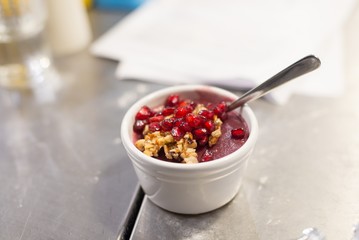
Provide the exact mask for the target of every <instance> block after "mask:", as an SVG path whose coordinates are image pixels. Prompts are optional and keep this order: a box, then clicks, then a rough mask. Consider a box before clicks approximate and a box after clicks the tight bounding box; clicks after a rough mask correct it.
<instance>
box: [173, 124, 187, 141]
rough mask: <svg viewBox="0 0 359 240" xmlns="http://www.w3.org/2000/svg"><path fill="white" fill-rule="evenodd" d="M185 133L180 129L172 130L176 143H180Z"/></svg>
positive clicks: (174, 128)
mask: <svg viewBox="0 0 359 240" xmlns="http://www.w3.org/2000/svg"><path fill="white" fill-rule="evenodd" d="M184 134H185V133H184V132H183V131H182V130H181V129H180V128H179V127H173V128H172V130H171V135H172V136H173V138H174V139H175V140H176V141H179V140H180V139H181V138H182V137H183V136H184Z"/></svg>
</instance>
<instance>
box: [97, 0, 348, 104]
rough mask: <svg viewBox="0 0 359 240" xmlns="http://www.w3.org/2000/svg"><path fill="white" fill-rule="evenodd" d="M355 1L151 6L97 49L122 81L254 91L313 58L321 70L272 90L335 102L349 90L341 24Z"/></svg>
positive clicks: (167, 0)
mask: <svg viewBox="0 0 359 240" xmlns="http://www.w3.org/2000/svg"><path fill="white" fill-rule="evenodd" d="M354 3H355V0H337V1H325V0H291V1H287V0H274V1H261V0H253V1H244V0H223V1H217V0H148V1H147V2H146V3H145V4H144V5H143V6H141V7H140V8H139V9H137V10H136V11H134V12H133V13H132V14H130V15H129V16H128V17H127V18H126V19H124V20H122V21H121V22H119V23H118V24H117V25H116V26H114V27H113V28H112V29H111V30H110V31H109V32H107V33H106V34H105V35H104V36H102V37H101V38H100V39H98V40H97V41H96V42H95V43H94V44H93V46H92V48H91V51H92V53H93V54H95V55H97V56H101V57H107V58H111V59H115V60H119V61H120V62H121V63H120V65H119V67H118V70H117V73H116V74H117V76H118V77H119V79H129V78H130V79H140V80H145V81H152V82H159V83H165V84H169V85H173V84H180V83H206V84H212V85H219V86H226V87H231V88H233V89H241V88H249V87H252V86H255V85H257V84H259V83H261V82H263V81H264V80H266V79H268V78H269V77H271V76H272V75H274V74H275V73H277V72H278V71H280V70H282V69H283V68H285V67H287V66H288V65H290V64H291V63H293V62H295V61H297V60H299V59H300V58H302V57H304V56H306V55H308V54H314V55H316V56H318V57H319V58H320V59H321V60H322V66H321V68H320V69H318V70H317V71H315V72H313V73H309V74H308V75H305V76H303V77H302V79H301V80H300V81H299V80H296V81H294V82H292V83H289V84H287V85H285V86H283V87H281V88H279V89H278V90H276V91H274V92H272V94H271V98H272V99H273V100H274V102H277V103H284V102H285V101H286V100H287V99H288V97H289V96H290V95H291V94H292V93H293V92H300V93H305V94H312V95H319V96H322V95H325V96H328V95H329V96H332V95H336V94H340V92H341V89H342V88H343V71H342V33H341V31H342V26H343V24H344V23H345V20H346V19H347V17H348V16H349V14H350V10H351V8H352V6H353V5H354Z"/></svg>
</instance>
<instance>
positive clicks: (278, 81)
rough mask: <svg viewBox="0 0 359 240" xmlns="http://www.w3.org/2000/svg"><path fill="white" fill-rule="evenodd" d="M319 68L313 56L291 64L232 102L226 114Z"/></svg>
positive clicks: (318, 61)
mask: <svg viewBox="0 0 359 240" xmlns="http://www.w3.org/2000/svg"><path fill="white" fill-rule="evenodd" d="M319 66H320V60H319V59H318V58H316V57H315V56H313V55H309V56H306V57H304V58H302V59H300V60H299V61H297V62H295V63H293V64H292V65H290V66H289V67H287V68H285V69H284V70H282V71H280V72H279V73H277V74H276V75H274V76H273V77H271V78H270V79H268V80H267V81H265V82H263V83H262V84H260V85H259V86H257V87H255V88H252V89H251V90H249V91H248V92H246V93H245V94H243V95H242V96H241V97H240V98H238V99H237V100H236V101H234V102H232V103H231V104H230V105H228V107H227V112H230V111H232V110H233V109H236V108H238V107H240V106H242V105H243V104H245V103H248V102H251V101H253V100H255V99H257V98H260V97H261V96H263V95H265V94H267V93H268V92H270V91H271V90H273V89H275V88H276V87H278V86H280V85H282V84H284V83H286V82H289V81H290V80H292V79H294V78H296V77H299V76H301V75H303V74H306V73H309V72H311V71H313V70H315V69H317V68H318V67H319Z"/></svg>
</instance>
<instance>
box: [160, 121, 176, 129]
mask: <svg viewBox="0 0 359 240" xmlns="http://www.w3.org/2000/svg"><path fill="white" fill-rule="evenodd" d="M161 127H162V130H163V131H169V130H171V128H172V127H173V118H166V119H164V120H163V121H162V122H161Z"/></svg>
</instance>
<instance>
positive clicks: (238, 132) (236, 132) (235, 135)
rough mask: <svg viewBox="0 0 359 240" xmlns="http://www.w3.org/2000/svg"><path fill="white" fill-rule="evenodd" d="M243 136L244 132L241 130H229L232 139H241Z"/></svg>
mask: <svg viewBox="0 0 359 240" xmlns="http://www.w3.org/2000/svg"><path fill="white" fill-rule="evenodd" d="M245 134H246V132H245V131H244V129H243V128H237V129H232V130H231V135H232V138H235V139H243V138H244V136H245Z"/></svg>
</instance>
